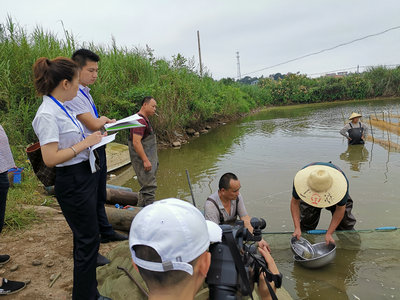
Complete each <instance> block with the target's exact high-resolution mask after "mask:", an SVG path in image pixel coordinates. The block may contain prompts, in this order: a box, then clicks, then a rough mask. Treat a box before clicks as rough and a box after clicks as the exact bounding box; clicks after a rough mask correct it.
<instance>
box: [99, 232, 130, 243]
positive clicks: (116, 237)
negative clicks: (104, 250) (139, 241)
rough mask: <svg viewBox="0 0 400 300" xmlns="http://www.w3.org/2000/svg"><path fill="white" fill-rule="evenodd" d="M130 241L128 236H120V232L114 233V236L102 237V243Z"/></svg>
mask: <svg viewBox="0 0 400 300" xmlns="http://www.w3.org/2000/svg"><path fill="white" fill-rule="evenodd" d="M127 239H128V236H127V235H125V234H120V233H118V232H114V233H113V234H112V235H104V234H102V235H101V239H100V243H103V244H105V243H108V242H115V241H125V240H127Z"/></svg>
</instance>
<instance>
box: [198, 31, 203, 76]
mask: <svg viewBox="0 0 400 300" xmlns="http://www.w3.org/2000/svg"><path fill="white" fill-rule="evenodd" d="M197 45H198V46H199V61H200V76H201V77H203V64H202V63H201V50H200V32H199V31H198V30H197Z"/></svg>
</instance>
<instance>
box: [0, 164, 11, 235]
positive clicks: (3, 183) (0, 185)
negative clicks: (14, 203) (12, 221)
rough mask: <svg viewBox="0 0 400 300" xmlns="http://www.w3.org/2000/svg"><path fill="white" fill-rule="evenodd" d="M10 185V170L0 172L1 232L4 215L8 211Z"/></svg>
mask: <svg viewBox="0 0 400 300" xmlns="http://www.w3.org/2000/svg"><path fill="white" fill-rule="evenodd" d="M9 187H10V183H9V181H8V172H7V171H6V172H3V173H0V233H1V231H2V229H3V225H4V215H5V213H6V202H7V193H8V188H9Z"/></svg>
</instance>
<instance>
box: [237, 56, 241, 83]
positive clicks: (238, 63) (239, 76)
mask: <svg viewBox="0 0 400 300" xmlns="http://www.w3.org/2000/svg"><path fill="white" fill-rule="evenodd" d="M236 58H237V78H239V80H240V79H242V75H241V74H240V60H239V51H237V52H236Z"/></svg>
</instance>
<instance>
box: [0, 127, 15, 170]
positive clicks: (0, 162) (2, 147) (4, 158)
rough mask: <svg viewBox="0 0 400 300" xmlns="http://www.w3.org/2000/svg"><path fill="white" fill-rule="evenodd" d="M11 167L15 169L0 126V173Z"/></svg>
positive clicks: (4, 133) (6, 138) (8, 145)
mask: <svg viewBox="0 0 400 300" xmlns="http://www.w3.org/2000/svg"><path fill="white" fill-rule="evenodd" d="M13 167H15V162H14V158H13V156H12V153H11V149H10V144H9V143H8V137H7V135H6V132H5V131H4V129H3V127H2V126H1V125H0V173H4V172H6V171H8V169H11V168H13Z"/></svg>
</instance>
